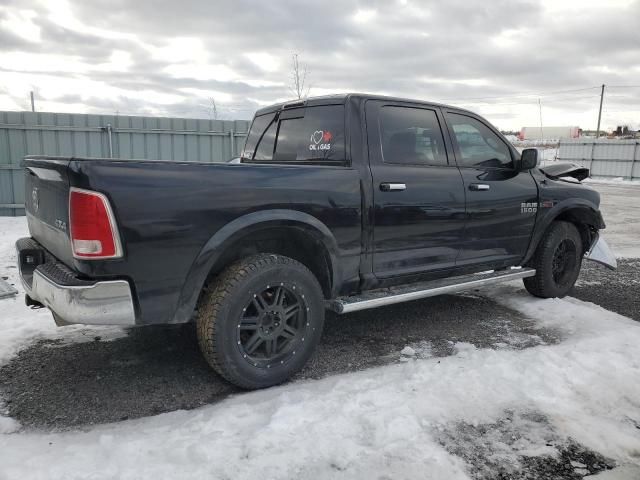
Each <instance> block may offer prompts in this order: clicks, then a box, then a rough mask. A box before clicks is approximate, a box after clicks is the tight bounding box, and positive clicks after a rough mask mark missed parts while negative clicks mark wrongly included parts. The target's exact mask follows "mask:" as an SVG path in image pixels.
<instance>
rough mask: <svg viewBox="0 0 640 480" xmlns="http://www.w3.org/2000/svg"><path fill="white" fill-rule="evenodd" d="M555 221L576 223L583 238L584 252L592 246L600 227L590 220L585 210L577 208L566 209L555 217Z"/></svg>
mask: <svg viewBox="0 0 640 480" xmlns="http://www.w3.org/2000/svg"><path fill="white" fill-rule="evenodd" d="M553 221H554V222H557V221H563V222H569V223H572V224H573V225H575V227H576V228H577V229H578V232H580V238H581V239H582V250H583V252H582V253H585V252H587V251H588V250H589V248H591V242H592V241H593V239H594V237H595V234H596V233H597V232H598V229H597V228H596V227H595V226H594V225H592V223H593V222H592V221H590V220H589V215H588V214H587V213H585V212H584V211H583V210H579V209H575V210H567V211H564V212H562V213H561V214H560V215H558V216H557V217H556V218H554V219H553ZM552 224H553V222H552ZM549 227H551V225H549Z"/></svg>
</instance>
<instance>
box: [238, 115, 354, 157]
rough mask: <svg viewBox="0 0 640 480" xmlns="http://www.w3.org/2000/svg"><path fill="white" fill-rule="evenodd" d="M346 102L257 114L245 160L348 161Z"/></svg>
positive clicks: (245, 150) (247, 145)
mask: <svg viewBox="0 0 640 480" xmlns="http://www.w3.org/2000/svg"><path fill="white" fill-rule="evenodd" d="M344 125H345V120H344V105H321V106H309V107H300V108H291V109H286V110H282V111H280V112H277V113H268V114H265V115H261V116H258V117H255V119H254V120H253V123H252V125H251V130H250V131H249V135H248V136H247V141H246V143H245V148H244V151H243V153H242V163H285V164H312V165H345V163H346V157H345V131H344V130H345V128H344Z"/></svg>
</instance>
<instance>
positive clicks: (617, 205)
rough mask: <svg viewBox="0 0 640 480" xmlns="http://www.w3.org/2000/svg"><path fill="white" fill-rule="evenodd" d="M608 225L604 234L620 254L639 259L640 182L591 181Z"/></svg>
mask: <svg viewBox="0 0 640 480" xmlns="http://www.w3.org/2000/svg"><path fill="white" fill-rule="evenodd" d="M590 183H591V185H590V186H591V187H593V188H595V189H596V190H597V191H598V192H600V209H601V210H602V216H603V217H604V222H605V224H606V225H607V228H605V229H604V230H603V231H602V235H603V236H604V238H605V239H606V240H607V242H608V243H609V246H610V247H611V248H612V249H613V252H614V253H615V254H616V256H617V257H628V258H640V241H639V240H640V185H638V184H635V185H634V184H631V183H620V182H618V183H606V182H604V181H599V182H595V181H591V182H590Z"/></svg>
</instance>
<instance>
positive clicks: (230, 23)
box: [0, 0, 640, 129]
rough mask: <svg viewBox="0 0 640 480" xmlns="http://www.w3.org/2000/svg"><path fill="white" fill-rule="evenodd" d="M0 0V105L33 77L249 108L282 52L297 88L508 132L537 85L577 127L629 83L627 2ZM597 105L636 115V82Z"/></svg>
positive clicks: (128, 98)
mask: <svg viewBox="0 0 640 480" xmlns="http://www.w3.org/2000/svg"><path fill="white" fill-rule="evenodd" d="M3 5H4V6H2V7H0V24H1V25H3V26H6V28H2V29H0V83H1V84H4V85H6V89H5V92H4V93H2V95H0V108H15V106H16V105H24V104H25V101H24V99H26V98H27V96H28V91H29V90H30V89H32V88H33V89H35V90H36V92H37V95H36V98H37V105H38V107H39V108H41V109H54V108H56V109H60V108H64V109H66V111H69V109H73V110H78V109H80V110H82V111H86V112H96V113H114V112H115V111H118V112H120V113H122V114H124V113H131V114H143V113H150V112H153V114H158V115H180V116H196V117H204V118H207V116H208V115H210V114H211V111H210V108H209V106H210V98H215V100H216V106H217V110H218V112H219V113H220V115H221V116H223V117H225V118H250V117H251V115H252V113H253V111H254V110H255V109H256V108H258V107H259V106H263V105H265V104H268V103H272V102H275V101H278V100H281V99H286V98H291V96H292V92H291V88H290V83H291V81H290V76H291V73H290V66H291V55H292V53H294V52H295V53H298V54H299V58H300V59H301V61H302V62H304V63H306V64H307V66H308V72H309V73H308V81H309V82H310V85H311V87H312V89H311V94H312V95H313V94H321V93H332V92H339V91H360V92H372V93H383V94H389V95H397V96H403V97H409V98H421V99H430V100H435V101H446V102H447V103H453V104H459V105H461V106H465V107H467V108H470V109H472V110H476V111H479V112H480V113H482V114H485V115H486V116H487V117H488V118H489V119H490V120H491V121H494V122H495V123H496V124H497V125H498V126H499V127H501V128H508V129H518V128H520V127H521V126H523V125H526V124H537V122H538V114H539V111H538V97H539V98H540V99H541V101H542V106H543V117H544V118H548V119H549V120H548V121H549V122H552V123H556V124H577V125H580V126H582V127H583V128H593V127H594V126H595V121H596V116H597V115H596V112H595V110H596V109H597V106H598V98H597V96H598V93H599V91H598V88H597V86H598V85H600V84H602V83H606V84H609V85H640V41H639V40H640V37H639V34H638V32H639V31H640V0H635V1H630V0H615V1H612V2H601V1H600V2H590V1H586V0H585V1H580V2H576V1H571V2H557V1H550V0H541V1H533V0H515V1H510V0H495V1H491V2H486V1H477V2H474V1H470V0H448V1H447V2H441V1H411V0H406V1H404V0H403V1H384V2H383V1H377V2H375V1H374V2H369V3H368V4H367V6H366V8H365V7H364V6H363V4H362V3H361V2H359V1H357V0H341V1H337V0H333V1H331V0H327V1H325V2H317V1H315V0H314V1H311V0H301V1H282V2H263V1H256V0H254V1H249V0H237V1H234V2H211V1H210V0H183V1H181V2H175V1H174V0H138V1H136V2H131V1H129V0H94V1H91V2H85V1H80V0H77V1H74V2H69V1H66V0H48V1H46V2H45V1H44V0H42V1H39V0H21V1H18V0H6V1H5V2H4V3H3ZM586 87H593V88H591V89H589V90H582V89H584V88H586ZM566 90H578V91H575V92H569V93H546V92H558V91H560V92H564V91H566ZM530 92H539V93H540V94H539V95H538V96H536V95H525V94H527V93H530ZM487 97H496V98H489V99H487ZM478 98H480V100H478ZM468 99H473V100H468ZM605 106H606V108H605V114H604V120H603V122H604V124H605V126H609V127H612V126H615V125H617V124H619V123H625V122H626V123H631V124H632V125H636V126H638V122H640V89H635V90H634V89H630V88H629V89H614V88H612V89H610V90H608V91H607V97H606V101H605Z"/></svg>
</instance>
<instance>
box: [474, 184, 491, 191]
mask: <svg viewBox="0 0 640 480" xmlns="http://www.w3.org/2000/svg"><path fill="white" fill-rule="evenodd" d="M469 190H474V191H476V192H484V191H486V190H491V185H487V184H486V183H472V184H471V185H469Z"/></svg>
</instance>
